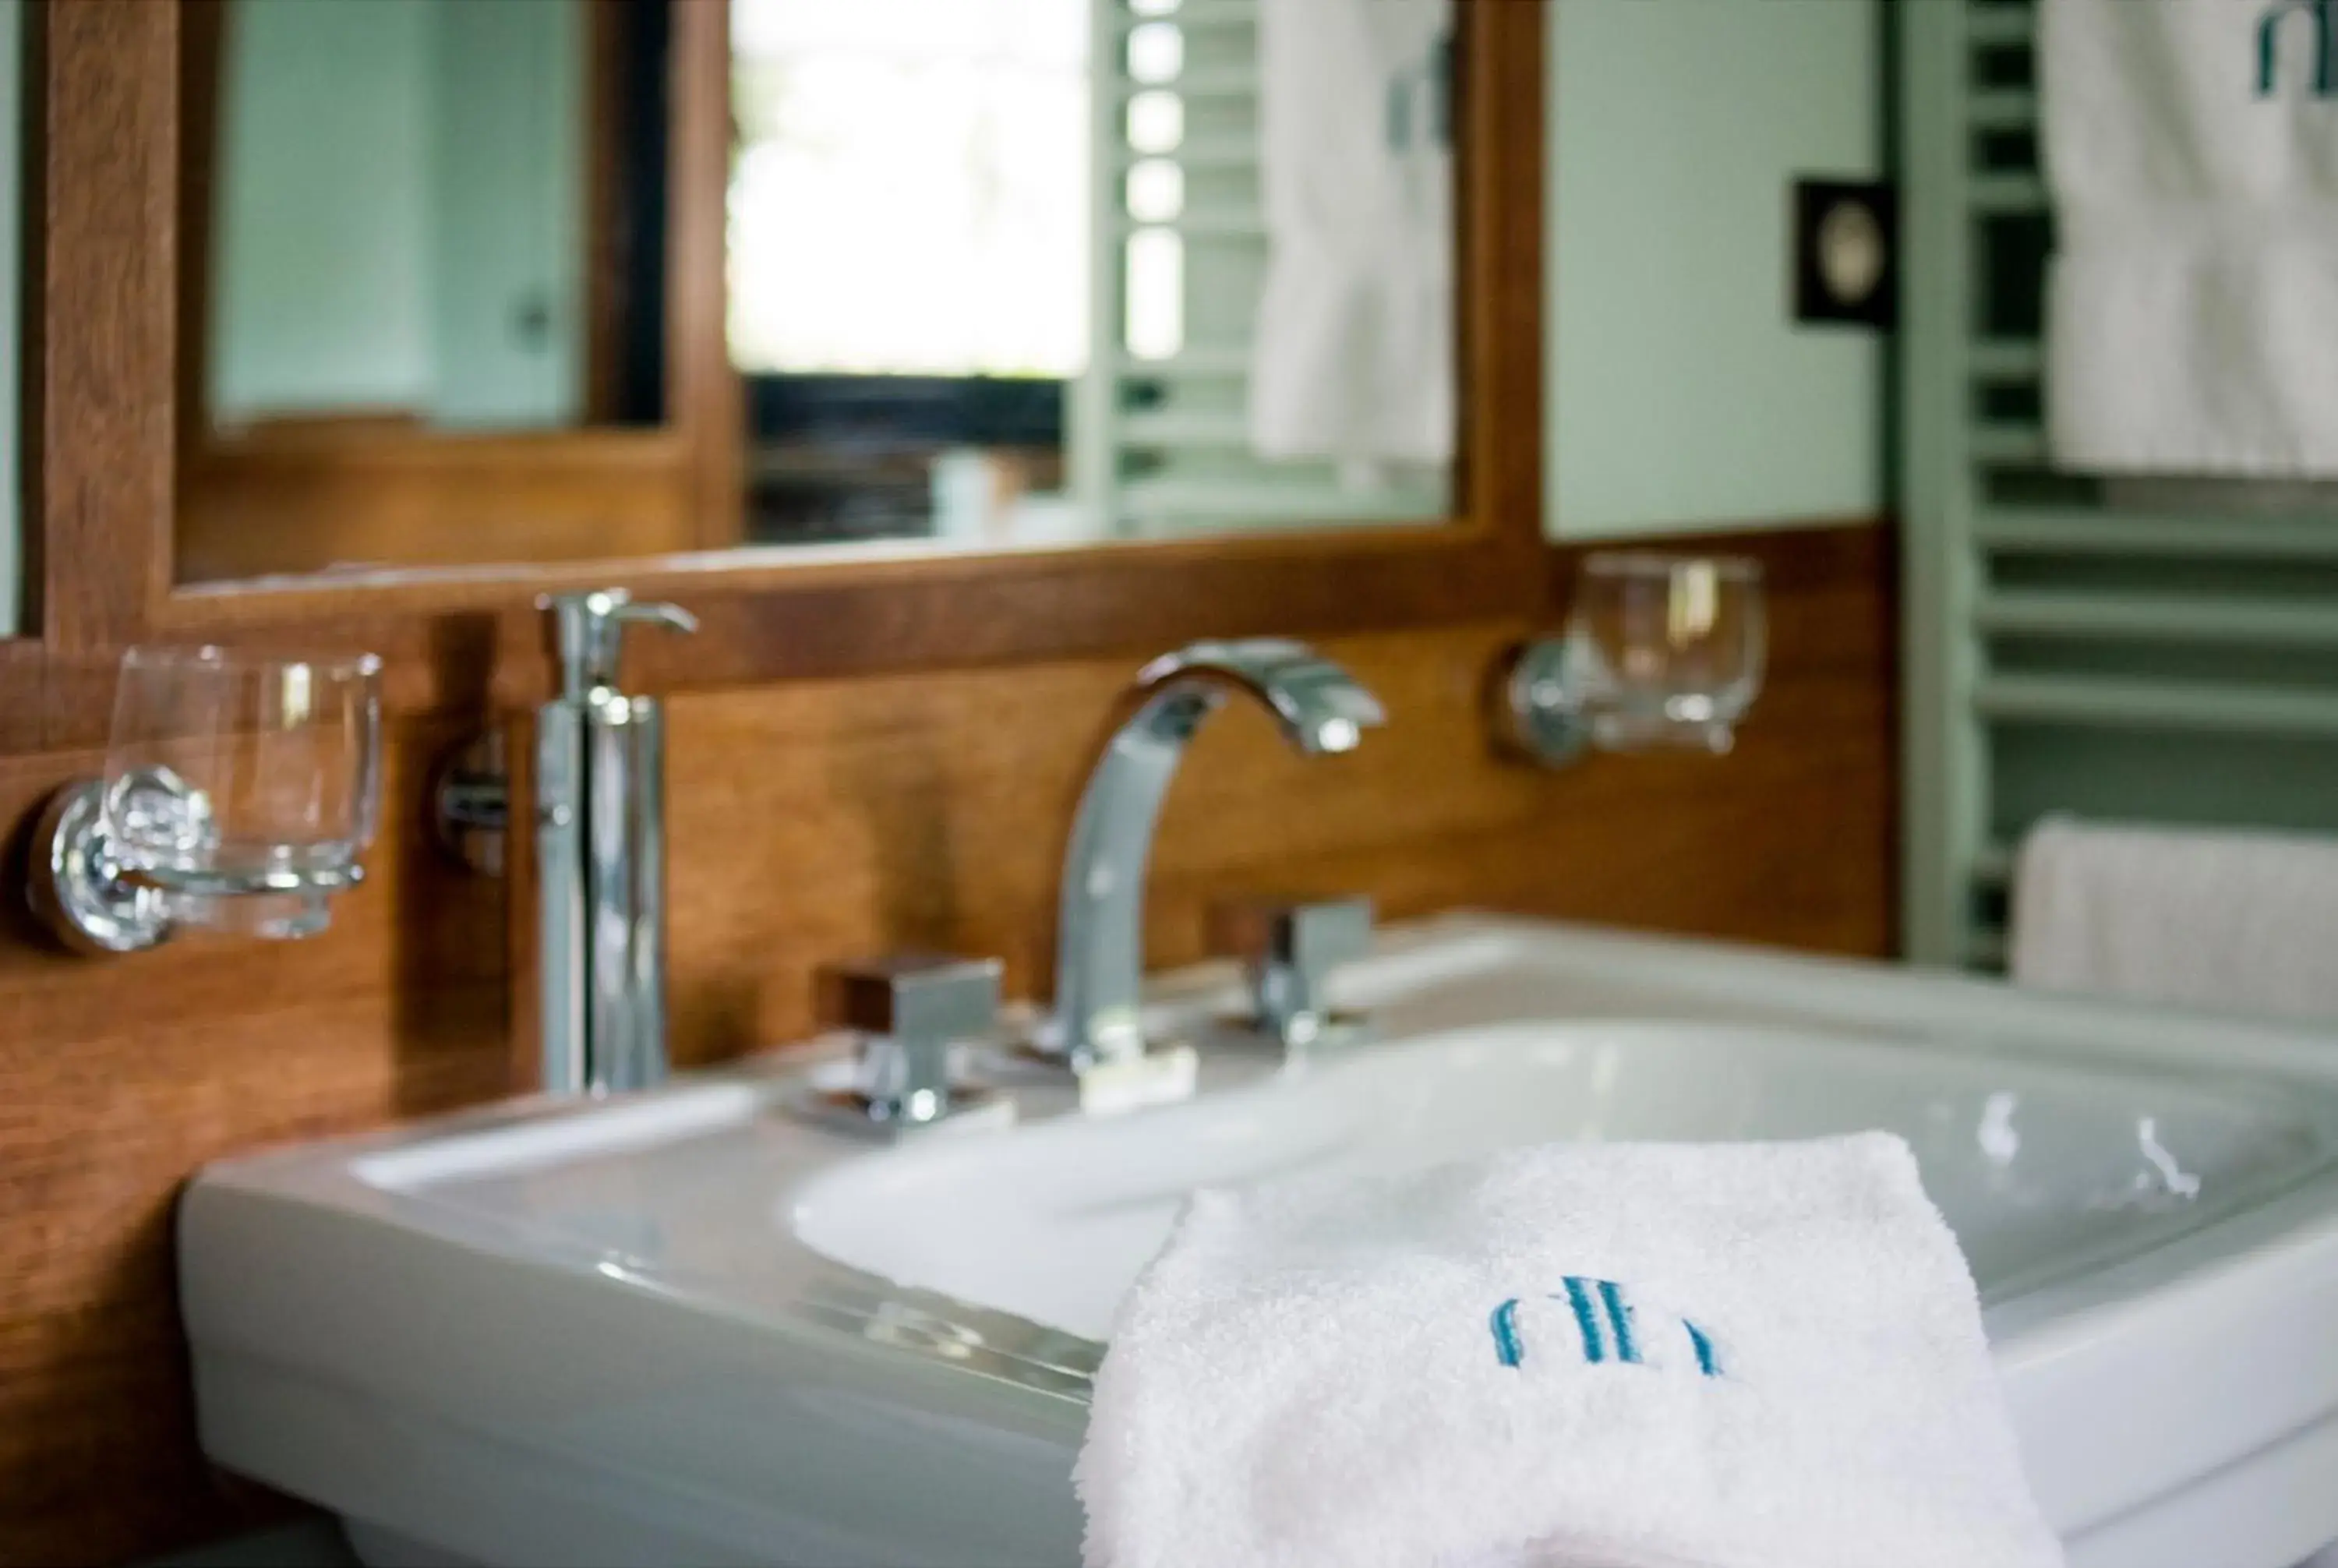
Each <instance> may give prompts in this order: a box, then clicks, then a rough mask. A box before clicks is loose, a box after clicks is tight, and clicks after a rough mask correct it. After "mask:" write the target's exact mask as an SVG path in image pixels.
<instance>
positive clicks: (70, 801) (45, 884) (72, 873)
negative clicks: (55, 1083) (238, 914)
mask: <svg viewBox="0 0 2338 1568" xmlns="http://www.w3.org/2000/svg"><path fill="white" fill-rule="evenodd" d="M142 786H143V787H142V790H141V798H142V804H143V806H144V808H145V809H162V810H168V811H170V812H171V813H172V815H173V816H174V817H175V818H179V819H181V820H182V821H183V822H184V823H185V824H186V825H187V827H188V828H190V829H197V828H200V826H201V824H203V823H205V822H207V821H208V820H209V818H210V816H211V804H210V802H209V801H208V800H207V799H204V797H203V794H202V792H201V790H199V789H192V788H190V787H189V786H188V785H187V784H186V783H185V781H184V780H182V779H179V778H178V777H177V776H176V775H175V774H173V773H172V772H171V771H170V770H169V769H160V768H158V769H152V770H150V772H149V774H148V775H147V776H146V777H145V778H144V779H142ZM364 878H365V868H364V867H361V866H359V865H358V864H357V863H356V862H354V861H352V862H350V863H349V864H348V865H346V866H338V867H329V868H307V869H304V868H296V867H270V868H266V869H262V870H256V871H249V872H225V871H216V870H214V871H199V870H187V871H183V872H162V871H155V870H144V869H138V870H133V869H132V868H131V867H130V866H129V865H128V864H127V863H126V862H125V861H124V859H123V855H122V852H121V847H120V845H118V844H117V843H116V842H115V841H114V838H113V834H112V833H111V832H110V831H109V830H108V829H107V827H106V824H105V783H104V780H103V779H76V780H74V782H73V783H70V784H68V785H66V786H65V787H64V789H60V790H59V791H58V792H57V793H56V794H55V795H54V797H52V798H51V799H50V801H49V804H48V806H47V807H46V808H45V809H44V810H43V811H42V813H41V818H40V820H39V822H38V823H37V824H36V825H35V826H34V829H33V853H32V875H31V877H30V878H29V886H28V887H26V889H25V893H26V897H27V901H28V902H29V903H30V904H31V905H32V907H33V911H34V914H35V915H37V916H40V918H41V920H42V922H43V923H44V925H46V926H48V927H49V929H50V931H51V932H53V933H54V935H55V936H56V937H57V938H58V940H59V941H61V942H63V943H64V946H66V947H67V948H68V949H70V950H71V951H73V952H75V953H81V954H85V955H90V956H97V955H102V954H109V953H138V952H142V951H144V950H145V949H147V948H149V947H152V946H157V945H158V944H160V943H162V942H163V941H164V940H166V939H168V938H169V937H170V936H172V933H173V932H174V931H175V930H176V929H177V928H178V926H180V925H181V924H183V923H185V918H184V911H185V909H186V907H187V905H188V904H189V903H190V902H192V901H195V900H206V901H208V900H214V899H225V898H274V899H279V900H282V901H285V903H286V904H287V906H288V912H287V913H286V914H284V915H283V916H280V917H271V918H270V919H269V920H267V921H265V922H263V923H262V924H261V925H260V926H259V927H258V934H260V935H262V936H281V937H294V936H310V935H313V934H314V933H315V932H318V931H320V930H322V929H324V927H325V925H326V922H327V919H328V918H329V916H328V915H327V913H326V910H325V903H324V901H325V899H326V898H327V897H329V896H331V895H333V894H337V893H342V892H346V891H348V890H349V888H352V887H356V886H357V885H358V884H359V882H361V881H363V880H364Z"/></svg>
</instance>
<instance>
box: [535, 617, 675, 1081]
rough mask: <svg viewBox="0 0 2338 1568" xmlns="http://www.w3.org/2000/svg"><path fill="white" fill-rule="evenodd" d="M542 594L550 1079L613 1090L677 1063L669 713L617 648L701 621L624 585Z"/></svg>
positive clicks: (540, 824) (542, 901)
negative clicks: (672, 1007)
mask: <svg viewBox="0 0 2338 1568" xmlns="http://www.w3.org/2000/svg"><path fill="white" fill-rule="evenodd" d="M541 603H542V605H543V607H544V608H545V610H546V611H548V612H549V613H550V615H551V618H552V635H553V641H554V646H555V651H556V652H557V653H558V655H559V661H560V695H559V696H557V697H555V699H553V700H552V701H549V702H546V703H545V705H544V706H543V707H542V708H540V709H538V710H537V711H536V716H535V863H536V888H537V897H538V903H539V915H538V930H537V965H536V966H537V971H538V975H539V979H540V983H541V985H542V987H543V991H542V1017H543V1044H544V1088H545V1091H546V1092H547V1093H555V1094H608V1093H617V1092H620V1091H624V1090H628V1089H640V1088H644V1087H647V1086H648V1085H651V1084H653V1083H658V1082H660V1081H661V1080H663V1078H664V1076H665V1070H666V1055H665V722H664V713H663V710H662V707H661V705H660V703H659V701H658V700H657V699H656V698H654V697H640V696H634V695H630V694H628V693H626V692H624V691H619V690H618V689H617V656H618V653H619V652H620V651H621V649H622V647H623V644H624V633H625V628H626V627H627V626H628V625H631V624H633V623H634V622H654V623H656V624H658V625H661V626H666V627H671V628H673V630H676V631H681V632H695V631H696V630H697V629H698V622H697V621H696V620H695V619H693V617H692V616H691V615H690V613H688V612H687V611H684V610H683V609H682V608H681V607H680V606H678V605H673V604H636V603H633V602H632V601H631V598H630V596H629V595H628V594H627V593H625V591H624V589H622V588H605V589H600V590H597V591H595V592H594V593H562V594H555V595H552V596H550V597H548V598H546V599H545V600H543V601H542V602H541Z"/></svg>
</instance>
